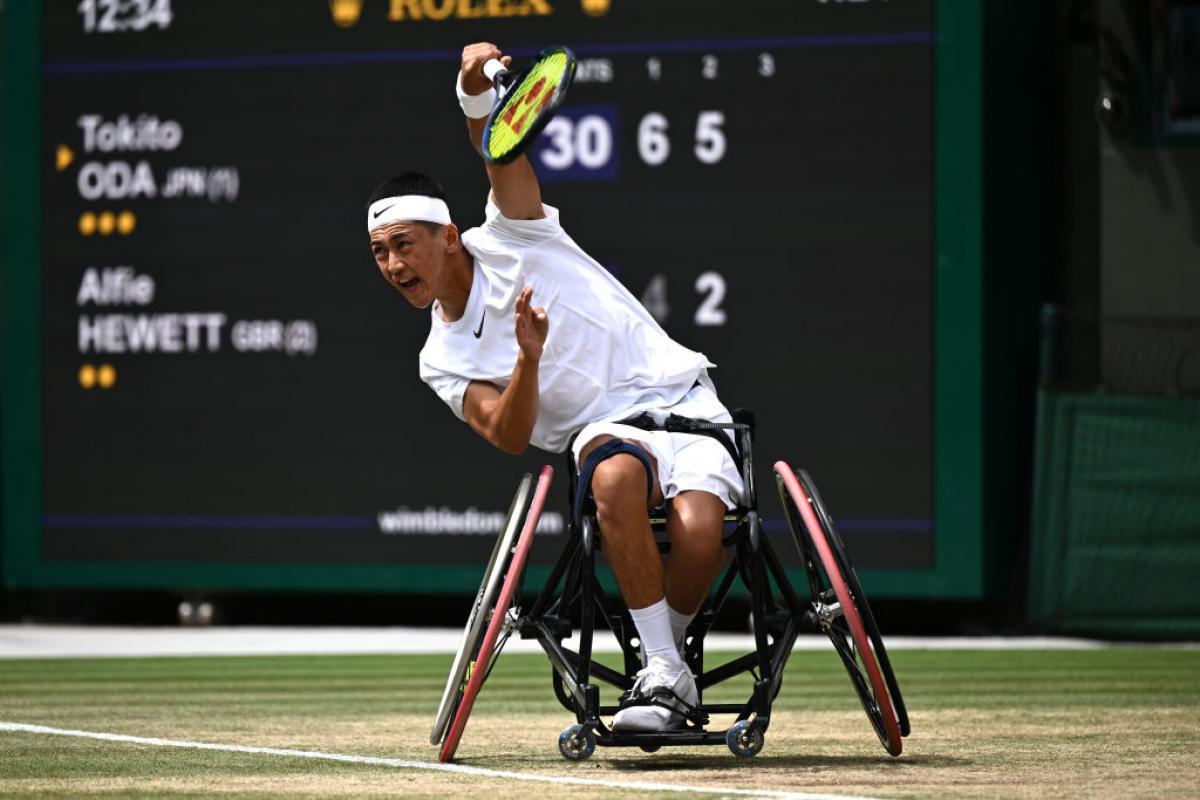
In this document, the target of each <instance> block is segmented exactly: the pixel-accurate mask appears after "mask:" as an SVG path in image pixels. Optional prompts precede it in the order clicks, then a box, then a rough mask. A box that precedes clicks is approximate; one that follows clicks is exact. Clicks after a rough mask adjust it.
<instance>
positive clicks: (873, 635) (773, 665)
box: [431, 412, 910, 761]
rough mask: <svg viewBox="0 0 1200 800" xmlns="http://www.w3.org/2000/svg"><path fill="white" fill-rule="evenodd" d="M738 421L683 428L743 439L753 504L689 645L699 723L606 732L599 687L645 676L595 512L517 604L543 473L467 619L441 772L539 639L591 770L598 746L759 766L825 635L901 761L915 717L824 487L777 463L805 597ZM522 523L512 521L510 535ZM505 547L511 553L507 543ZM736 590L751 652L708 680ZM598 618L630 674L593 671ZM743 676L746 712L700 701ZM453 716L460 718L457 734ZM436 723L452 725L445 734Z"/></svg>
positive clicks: (521, 504)
mask: <svg viewBox="0 0 1200 800" xmlns="http://www.w3.org/2000/svg"><path fill="white" fill-rule="evenodd" d="M734 419H735V422H734V423H728V424H720V423H701V422H697V421H694V420H693V421H688V420H684V422H691V423H695V424H694V425H692V426H691V427H690V428H689V430H690V431H691V432H693V433H694V432H696V431H697V430H705V431H712V430H715V429H720V428H726V429H734V430H735V431H736V434H737V440H738V452H739V453H740V454H741V459H740V460H741V465H740V466H741V471H742V478H743V481H744V482H745V486H746V493H745V494H746V504H745V505H744V506H742V507H739V508H737V509H735V510H734V511H733V512H731V513H730V514H727V515H726V517H725V520H726V524H729V523H733V526H734V527H733V530H732V531H731V532H729V533H727V534H726V535H725V536H724V537H723V540H722V541H723V544H724V545H725V546H726V547H732V548H733V551H734V556H733V559H732V560H731V561H730V563H729V564H727V565H726V567H725V570H724V572H723V573H722V575H721V577H720V579H719V580H718V581H717V583H716V588H715V589H714V590H711V591H710V592H709V594H708V596H707V597H706V599H705V601H704V604H703V606H702V607H701V609H700V610H699V612H697V614H696V616H695V618H694V619H693V620H692V623H691V625H689V627H688V630H687V632H686V636H685V646H684V650H685V652H684V659H685V660H686V662H687V664H688V666H689V668H690V669H691V670H692V674H693V675H694V677H695V682H696V689H697V693H698V703H697V706H696V713H695V714H693V715H691V716H692V717H693V719H690V720H687V721H686V722H685V724H684V726H683V727H681V728H675V729H672V730H669V731H662V732H632V731H615V730H613V729H612V728H611V727H609V726H608V725H606V724H605V722H604V721H603V719H602V717H605V716H609V715H612V714H615V713H616V712H617V711H618V710H619V706H611V705H601V702H600V686H599V684H598V683H597V681H599V682H603V683H606V684H608V685H610V686H612V687H615V688H616V689H618V690H628V689H630V688H631V687H632V686H633V683H634V680H635V677H636V673H637V672H638V670H639V669H640V668H641V666H642V663H641V658H640V653H639V647H638V644H637V643H636V641H637V635H638V634H637V629H636V627H635V626H634V624H633V620H632V617H631V616H630V614H629V612H628V610H627V609H625V608H624V607H623V606H620V605H618V604H616V603H614V602H613V601H611V600H610V599H609V597H608V596H607V595H606V594H605V592H604V590H603V588H602V587H601V585H600V583H599V581H598V580H597V576H596V569H595V568H596V552H597V550H598V549H600V542H599V537H598V535H597V534H598V532H599V529H598V526H597V523H596V519H595V515H594V513H584V514H583V515H582V516H581V518H580V522H579V524H576V522H575V518H574V516H573V517H572V522H571V524H570V525H569V527H568V536H567V540H566V546H565V547H564V549H563V551H562V553H561V554H560V555H559V557H558V559H557V561H556V562H555V563H554V566H553V567H552V569H551V572H550V574H549V577H548V578H547V580H546V583H545V584H544V586H543V587H542V589H541V591H539V592H538V594H537V597H536V599H535V600H534V602H533V604H532V605H530V606H528V609H527V610H525V611H522V610H521V608H520V607H519V606H518V605H517V604H516V598H517V597H519V595H520V590H519V587H520V585H521V583H522V577H523V575H522V573H523V566H524V560H525V559H524V554H526V553H528V549H529V546H530V545H531V544H532V539H533V535H534V533H535V530H536V527H537V523H538V515H539V514H540V511H541V507H542V502H543V501H544V499H545V493H546V491H548V488H549V481H550V475H551V473H552V472H553V470H551V469H550V468H549V467H545V468H544V469H543V471H542V477H541V479H539V487H538V495H539V496H540V497H541V498H542V501H538V500H536V499H535V501H534V502H533V503H532V504H531V506H530V507H529V508H528V509H525V503H526V500H525V499H522V498H527V496H528V482H529V480H530V476H528V475H527V476H526V477H525V479H524V481H523V482H522V488H521V489H520V490H519V491H518V496H517V498H516V499H514V503H513V508H512V509H510V517H511V515H512V514H513V513H517V514H518V515H519V516H521V517H523V518H524V526H523V530H522V533H521V537H520V540H519V541H518V542H517V544H516V545H515V546H511V547H505V546H502V545H499V544H498V545H497V548H496V552H494V553H493V556H492V561H491V563H489V565H488V568H487V571H486V573H485V577H484V585H483V586H482V587H481V589H480V594H479V597H478V598H477V600H476V606H475V609H474V610H473V611H472V615H471V619H470V620H468V625H467V631H466V632H465V634H464V639H463V643H462V645H461V646H460V650H459V656H458V657H457V658H456V660H455V668H454V669H452V671H451V675H450V679H449V682H448V683H447V689H446V695H445V696H444V697H443V701H442V708H441V709H439V712H438V722H435V726H434V731H433V734H432V736H431V742H433V743H434V744H438V743H441V744H442V751H441V754H440V755H439V760H441V761H447V760H450V759H451V758H453V756H454V752H455V748H456V746H457V743H458V737H459V736H460V735H461V733H462V730H463V727H464V726H465V725H466V716H467V715H469V713H470V709H471V705H472V703H473V701H474V698H475V696H476V694H477V693H478V691H479V690H480V688H481V687H482V684H483V682H484V681H485V680H486V678H487V675H488V674H489V673H490V671H491V668H492V666H494V664H495V657H496V656H497V655H498V654H499V651H500V649H501V648H502V647H503V644H504V642H505V641H506V640H507V639H508V637H509V636H510V635H511V634H512V633H514V632H516V633H519V635H520V636H521V638H523V639H535V640H537V641H538V643H539V644H540V645H541V647H542V649H543V651H545V653H546V655H547V657H548V658H549V660H550V663H551V666H552V670H551V680H552V684H553V688H554V694H555V697H556V698H557V699H558V701H559V703H560V704H562V706H563V707H564V708H566V709H567V710H568V711H570V712H571V713H572V714H574V715H575V719H576V722H575V724H574V725H571V726H569V727H567V728H566V729H565V730H564V731H563V732H562V733H561V734H560V736H559V739H558V745H559V751H560V753H561V754H562V755H563V757H565V758H567V759H569V760H573V761H578V760H582V759H585V758H588V757H589V756H590V755H591V754H592V753H593V752H594V751H595V748H596V746H597V745H598V744H599V745H604V746H609V747H640V748H642V749H643V750H645V751H647V752H653V751H655V750H658V749H659V748H660V747H662V746H664V745H708V744H721V743H724V744H726V745H727V746H728V747H729V749H730V750H731V751H732V752H733V753H734V754H735V755H737V756H742V757H751V756H754V755H756V754H757V753H758V752H759V751H760V750H761V749H762V747H763V744H764V741H765V734H766V731H767V729H768V728H769V727H770V724H771V707H772V704H773V703H774V700H775V698H776V697H777V696H778V694H779V690H780V686H781V683H782V679H783V671H784V668H785V667H786V665H787V661H788V658H789V657H790V655H791V651H792V645H793V644H794V643H795V640H796V637H797V636H799V635H800V634H801V633H825V634H827V635H828V636H829V638H830V640H831V641H832V643H833V645H834V649H835V651H836V652H837V653H838V655H839V657H840V658H841V659H842V662H843V665H844V666H845V667H846V669H847V672H848V673H849V675H850V681H851V684H852V685H853V686H854V689H855V691H856V693H857V694H858V697H859V700H860V701H861V702H862V704H863V708H864V710H865V711H866V713H867V717H868V719H869V720H870V721H871V724H872V726H873V727H874V729H875V732H876V734H877V735H878V737H879V740H880V742H881V743H882V744H883V746H884V749H885V750H887V752H888V753H890V754H891V755H893V756H896V755H899V754H900V752H901V749H902V743H901V738H902V737H903V736H907V735H908V734H909V730H910V727H909V721H908V713H907V711H906V709H905V706H904V701H903V698H902V697H901V695H900V689H899V686H898V684H897V682H896V679H895V676H894V674H893V672H892V669H891V664H890V663H889V660H888V657H887V651H886V649H885V648H884V645H883V640H882V638H881V637H880V636H879V631H878V627H877V626H876V624H875V620H874V618H873V616H872V614H871V610H870V606H869V605H868V604H867V600H866V596H865V594H864V593H863V590H862V587H861V586H860V585H859V582H858V578H857V576H856V575H855V573H854V569H853V567H852V566H851V564H850V560H849V557H848V556H847V555H846V552H845V547H844V546H843V544H842V542H841V539H840V537H838V535H837V531H836V529H835V528H834V526H833V521H832V519H831V517H830V516H829V514H828V512H827V511H826V510H825V507H824V504H823V503H822V501H821V498H820V495H819V494H818V493H817V491H816V486H815V484H814V482H813V481H812V478H811V477H810V476H809V475H808V473H806V472H804V471H803V470H799V471H794V470H792V468H791V467H790V466H788V465H787V464H786V463H785V462H783V461H779V462H776V464H775V474H776V481H777V484H778V488H779V493H780V499H781V500H782V502H783V506H784V512H785V515H786V517H787V522H788V526H789V528H790V529H791V533H792V537H793V540H794V543H795V545H796V547H797V550H798V552H799V555H800V559H801V562H802V564H803V566H804V568H805V570H806V573H807V577H808V584H809V586H808V588H809V590H810V592H809V596H808V597H807V598H802V597H801V596H800V595H798V594H797V593H796V591H795V590H794V589H793V587H792V585H791V582H790V581H789V578H788V575H787V572H786V571H785V569H784V567H783V564H782V562H781V561H780V559H779V557H778V556H777V555H776V553H775V550H774V548H773V547H772V545H771V543H770V541H769V540H768V539H767V537H766V536H765V535H764V534H763V526H762V521H761V518H760V516H759V511H758V496H757V491H756V487H755V481H754V461H753V431H754V428H753V417H752V416H750V415H749V414H748V413H739V412H734ZM701 435H704V434H701ZM568 458H570V457H569V456H568ZM568 471H569V474H570V475H571V478H572V480H571V492H570V494H571V504H572V507H574V502H575V499H576V498H575V494H576V492H577V491H578V489H577V486H576V480H575V471H574V465H573V464H569V465H568ZM588 510H589V512H590V509H588ZM526 512H527V513H526ZM514 522H515V520H514V519H512V518H510V520H509V524H510V525H511V524H513V523H514ZM650 522H651V527H652V529H653V530H654V531H655V533H661V532H663V531H664V530H665V528H666V520H665V518H663V517H662V516H652V517H651V520H650ZM509 541H510V545H511V537H510V540H509ZM657 544H658V551H659V553H660V554H665V553H668V552H669V551H670V543H669V541H662V540H658V541H657ZM497 570H499V572H497ZM500 573H503V574H504V589H503V591H502V597H503V600H502V601H501V602H500V603H499V604H495V605H493V604H494V603H495V595H494V594H490V587H491V585H492V583H494V577H493V576H494V575H498V574H500ZM739 577H740V578H741V580H742V583H743V585H744V586H745V587H746V588H747V589H748V590H749V594H750V601H751V618H752V621H753V627H754V640H755V649H754V652H751V653H747V654H745V655H742V656H739V657H736V658H734V659H733V660H731V661H729V662H727V663H725V664H721V665H718V666H715V667H713V668H711V669H707V670H706V669H705V663H704V640H705V638H706V636H707V635H708V632H709V630H710V629H711V628H712V626H713V624H714V622H715V621H716V618H717V615H718V613H719V612H720V611H721V608H722V607H723V606H724V604H725V602H726V600H727V599H728V597H729V593H730V591H731V590H732V589H733V586H734V582H735V580H737V579H738V578H739ZM560 586H561V590H560V588H559V587H560ZM597 614H600V615H602V619H603V621H604V622H605V623H607V625H608V627H609V628H610V629H611V630H612V631H613V633H614V635H615V636H616V638H617V641H618V642H619V644H620V646H621V651H622V655H623V659H624V664H623V667H624V671H623V672H620V671H617V670H615V669H612V668H610V667H608V666H605V665H604V664H599V663H596V662H595V661H594V660H593V658H592V644H593V640H594V637H595V632H596V616H597ZM480 615H483V616H485V617H488V618H489V620H490V621H489V624H488V629H489V632H488V635H487V636H486V637H481V635H480V634H481V630H477V629H480V628H481V627H482V626H481V625H479V624H476V623H477V620H478V618H479V617H480ZM575 619H578V620H579V645H578V649H577V650H571V649H570V648H568V647H567V646H566V645H565V644H564V640H566V639H568V638H570V637H571V636H572V633H573V628H574V625H573V622H574V620H575ZM485 645H486V646H487V649H486V651H484V646H485ZM464 667H465V668H466V674H468V675H470V678H469V679H464V678H463V674H462V670H461V669H460V668H464ZM455 670H459V671H457V672H456V671H455ZM743 673H749V674H750V675H751V677H753V679H754V682H753V689H752V691H751V694H750V697H749V698H748V699H747V700H746V701H745V702H742V703H705V702H704V691H705V690H706V689H708V688H711V687H712V686H715V685H717V684H719V683H722V682H724V681H727V680H729V679H731V678H733V677H735V676H739V675H741V674H743ZM711 714H732V715H734V721H733V723H732V724H731V725H730V726H729V727H728V728H727V729H725V730H720V731H716V730H714V731H710V730H707V729H706V727H705V726H706V725H707V724H708V720H709V715H711ZM450 717H453V720H452V721H451V719H450ZM442 720H445V722H444V723H442ZM439 723H442V724H441V726H440V727H439Z"/></svg>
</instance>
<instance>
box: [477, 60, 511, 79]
mask: <svg viewBox="0 0 1200 800" xmlns="http://www.w3.org/2000/svg"><path fill="white" fill-rule="evenodd" d="M506 72H508V70H507V69H505V67H504V65H503V64H501V63H500V59H498V58H492V59H489V60H488V62H487V63H486V64H484V65H483V74H484V75H486V76H487V79H488V80H489V81H491V82H492V83H495V82H496V78H497V76H499V75H502V74H504V73H506Z"/></svg>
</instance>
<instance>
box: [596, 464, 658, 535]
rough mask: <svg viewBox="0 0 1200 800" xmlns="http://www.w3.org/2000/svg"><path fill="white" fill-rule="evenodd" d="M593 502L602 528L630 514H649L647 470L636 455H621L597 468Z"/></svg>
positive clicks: (598, 465)
mask: <svg viewBox="0 0 1200 800" xmlns="http://www.w3.org/2000/svg"><path fill="white" fill-rule="evenodd" d="M592 498H593V499H594V500H595V501H596V517H597V519H598V521H599V522H600V526H601V527H604V523H605V522H606V521H611V520H616V519H619V518H620V517H621V516H623V515H625V514H630V513H634V512H637V513H645V507H646V468H645V467H644V466H643V465H642V463H641V462H640V461H639V460H638V459H637V458H636V457H635V456H632V455H628V454H626V453H619V454H617V455H615V456H613V457H612V458H609V459H605V460H604V461H601V462H600V463H599V464H597V465H596V471H595V472H593V473H592Z"/></svg>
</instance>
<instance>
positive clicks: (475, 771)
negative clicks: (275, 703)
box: [0, 722, 874, 800]
mask: <svg viewBox="0 0 1200 800" xmlns="http://www.w3.org/2000/svg"><path fill="white" fill-rule="evenodd" d="M0 731H10V732H13V733H39V734H48V735H51V736H74V737H77V738H81V739H99V740H101V741H105V742H124V743H126V744H144V745H151V746H154V747H180V748H185V749H188V750H218V751H221V752H223V753H254V754H259V755H268V756H285V757H289V758H311V759H316V760H320V761H342V762H349V763H352V764H373V765H376V766H381V767H396V768H398V769H423V770H429V771H430V772H452V773H457V774H460V775H475V776H478V777H481V778H502V779H505V780H511V781H529V782H533V783H554V784H560V785H571V786H601V787H604V788H607V789H632V790H637V791H645V792H677V793H687V794H719V795H726V796H729V795H737V796H742V797H778V798H785V799H786V800H874V799H873V798H869V797H859V796H855V795H847V794H819V793H818V794H814V793H811V792H782V791H772V790H769V789H768V790H757V789H739V788H733V787H720V786H703V787H702V786H688V785H686V784H682V783H641V782H638V781H605V780H600V779H598V778H573V777H570V776H565V775H534V774H530V773H524V772H508V771H506V770H500V769H485V768H483V767H468V766H465V765H463V764H435V763H432V762H428V761H409V760H406V759H402V758H380V757H377V756H355V755H348V754H345V753H320V752H316V751H313V750H284V749H280V748H276V747H247V746H244V745H237V744H213V743H211V742H189V741H185V740H181V739H154V738H147V737H143V736H126V735H124V734H120V733H96V732H94V731H73V730H68V729H65V728H50V727H47V726H45V725H26V724H23V723H20V722H0Z"/></svg>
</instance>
